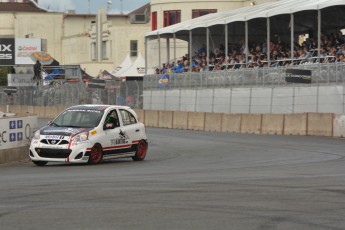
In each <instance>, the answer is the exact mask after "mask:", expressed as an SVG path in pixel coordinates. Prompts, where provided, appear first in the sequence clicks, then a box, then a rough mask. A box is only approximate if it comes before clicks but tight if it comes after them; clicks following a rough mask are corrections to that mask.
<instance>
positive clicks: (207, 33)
mask: <svg viewBox="0 0 345 230" xmlns="http://www.w3.org/2000/svg"><path fill="white" fill-rule="evenodd" d="M206 64H207V68H208V69H210V28H208V27H206Z"/></svg>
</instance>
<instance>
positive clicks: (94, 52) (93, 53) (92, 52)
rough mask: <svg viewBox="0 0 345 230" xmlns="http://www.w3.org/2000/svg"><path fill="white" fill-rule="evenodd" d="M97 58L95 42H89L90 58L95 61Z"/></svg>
mask: <svg viewBox="0 0 345 230" xmlns="http://www.w3.org/2000/svg"><path fill="white" fill-rule="evenodd" d="M96 59H97V56H96V42H92V43H91V60H92V61H95V60H96Z"/></svg>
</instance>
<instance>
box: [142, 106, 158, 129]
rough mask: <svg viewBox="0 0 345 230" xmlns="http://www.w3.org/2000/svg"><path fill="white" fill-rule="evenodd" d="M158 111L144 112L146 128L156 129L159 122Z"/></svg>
mask: <svg viewBox="0 0 345 230" xmlns="http://www.w3.org/2000/svg"><path fill="white" fill-rule="evenodd" d="M158 114H159V111H158V110H145V115H144V116H145V122H144V123H145V125H146V126H147V127H153V128H158V124H159V123H158V122H159V115H158Z"/></svg>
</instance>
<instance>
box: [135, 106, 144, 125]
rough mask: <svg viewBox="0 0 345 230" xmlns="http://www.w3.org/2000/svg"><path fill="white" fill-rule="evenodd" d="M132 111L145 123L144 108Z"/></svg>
mask: <svg viewBox="0 0 345 230" xmlns="http://www.w3.org/2000/svg"><path fill="white" fill-rule="evenodd" d="M134 112H135V113H136V114H137V116H138V120H139V121H140V122H142V123H145V110H143V109H134Z"/></svg>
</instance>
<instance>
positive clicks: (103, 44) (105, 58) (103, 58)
mask: <svg viewBox="0 0 345 230" xmlns="http://www.w3.org/2000/svg"><path fill="white" fill-rule="evenodd" d="M107 43H108V42H107V41H102V60H107V59H108V56H107Z"/></svg>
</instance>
